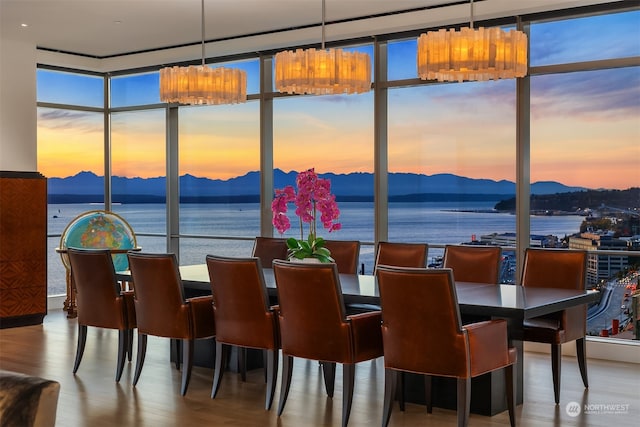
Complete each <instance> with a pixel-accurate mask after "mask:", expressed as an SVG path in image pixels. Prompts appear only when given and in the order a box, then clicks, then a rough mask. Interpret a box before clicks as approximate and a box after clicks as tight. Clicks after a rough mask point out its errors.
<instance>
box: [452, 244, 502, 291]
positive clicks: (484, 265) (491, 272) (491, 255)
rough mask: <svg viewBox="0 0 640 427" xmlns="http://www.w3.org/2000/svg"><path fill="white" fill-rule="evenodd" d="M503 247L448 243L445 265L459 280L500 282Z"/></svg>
mask: <svg viewBox="0 0 640 427" xmlns="http://www.w3.org/2000/svg"><path fill="white" fill-rule="evenodd" d="M501 262H502V248H500V247H499V246H468V245H467V246H465V245H447V246H445V248H444V261H443V267H444V268H450V269H452V270H453V276H454V277H455V280H456V281H458V282H474V283H492V284H498V283H499V282H500V266H501Z"/></svg>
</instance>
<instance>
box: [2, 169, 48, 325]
mask: <svg viewBox="0 0 640 427" xmlns="http://www.w3.org/2000/svg"><path fill="white" fill-rule="evenodd" d="M46 313H47V180H46V178H45V177H44V176H42V175H41V174H40V173H38V172H9V171H0V328H7V327H13V326H24V325H35V324H39V323H42V320H43V318H44V316H45V314H46Z"/></svg>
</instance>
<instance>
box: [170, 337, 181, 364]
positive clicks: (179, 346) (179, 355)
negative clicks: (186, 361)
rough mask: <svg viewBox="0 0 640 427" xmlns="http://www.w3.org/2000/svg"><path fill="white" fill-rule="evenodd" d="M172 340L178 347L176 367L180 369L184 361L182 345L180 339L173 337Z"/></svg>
mask: <svg viewBox="0 0 640 427" xmlns="http://www.w3.org/2000/svg"><path fill="white" fill-rule="evenodd" d="M171 342H172V343H173V344H174V345H175V347H176V369H178V370H180V364H181V363H182V346H181V345H180V340H179V339H174V338H172V339H171Z"/></svg>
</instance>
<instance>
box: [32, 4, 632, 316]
mask: <svg viewBox="0 0 640 427" xmlns="http://www.w3.org/2000/svg"><path fill="white" fill-rule="evenodd" d="M639 14H640V13H639V12H638V11H633V12H625V13H615V14H606V15H602V16H585V17H581V18H577V19H557V20H555V21H548V22H533V23H531V24H530V26H529V27H528V28H530V32H531V36H530V43H531V48H530V52H531V71H532V72H531V77H530V79H529V80H530V92H531V96H530V98H531V101H530V110H531V115H530V118H521V119H520V120H523V121H524V120H530V129H531V131H530V160H531V161H530V165H528V166H530V171H531V173H530V176H527V177H525V179H528V180H529V181H530V182H529V183H530V184H531V186H530V191H531V194H532V195H533V197H532V201H531V202H532V204H533V203H534V200H535V197H536V196H539V195H542V194H551V195H553V194H555V193H565V192H574V191H576V190H584V189H598V190H600V189H615V190H625V189H626V188H628V187H632V186H637V183H638V182H640V177H638V168H637V167H635V168H634V166H637V164H638V162H639V161H640V159H639V157H638V147H639V144H638V141H640V129H639V127H640V126H639V124H638V121H637V117H638V116H639V112H640V109H639V107H638V99H640V97H639V96H638V90H639V88H640V82H639V74H640V71H639V68H640V67H639V66H638V64H637V62H638V61H637V58H638V57H639V56H640V41H639V40H640V38H639V37H638V27H639V26H638V23H639V22H640V17H639ZM524 25H525V27H527V25H529V23H524ZM575 34H580V35H581V36H580V37H575V36H574V35H575ZM415 45H416V42H415V38H413V37H412V38H409V39H407V38H406V34H403V35H402V38H401V39H397V40H395V39H393V38H391V40H390V41H389V42H388V48H387V58H388V61H387V64H386V73H387V78H386V79H385V84H388V87H389V89H388V92H387V98H386V99H387V100H388V101H387V103H386V109H387V114H383V115H379V116H376V115H375V113H374V99H375V96H374V95H375V93H374V92H371V93H367V94H362V95H340V96H284V95H276V96H275V97H274V98H273V100H272V101H271V98H269V102H272V104H269V105H271V106H272V107H273V115H272V119H271V116H269V115H264V114H262V112H261V111H260V103H259V102H258V101H259V100H260V97H264V96H265V95H264V94H260V89H259V70H258V63H259V62H258V60H250V61H245V60H242V61H238V62H237V64H239V66H241V67H243V68H245V69H246V70H247V71H248V82H249V88H248V91H247V92H248V93H249V94H250V95H251V96H250V100H249V102H247V103H246V104H240V105H228V106H207V107H204V106H172V107H171V108H174V109H175V110H176V111H177V122H176V123H177V126H178V131H177V134H178V137H177V141H176V142H175V143H176V144H177V146H178V151H177V153H178V160H177V164H178V176H180V179H179V196H180V206H179V211H178V212H179V228H178V230H177V231H178V232H179V234H178V235H177V238H178V239H179V252H180V258H181V263H183V264H186V263H195V262H201V261H202V258H203V257H204V255H205V254H206V253H223V252H226V253H228V254H237V255H242V254H247V255H248V254H249V253H250V248H251V237H252V236H254V235H257V234H259V233H260V224H261V218H260V211H259V206H258V204H257V203H258V202H257V200H258V199H257V198H259V197H260V196H261V195H260V194H259V192H260V189H259V183H260V174H265V173H273V174H274V175H273V176H274V180H273V181H274V187H275V188H281V187H283V186H284V185H287V184H292V183H293V178H294V175H295V174H293V173H290V172H291V171H300V170H303V169H306V168H311V167H313V168H315V169H316V171H317V172H319V173H321V174H324V175H325V176H328V177H330V178H331V180H332V190H333V191H334V193H335V194H336V195H337V196H338V200H339V207H340V209H341V210H342V215H341V222H342V225H343V228H342V230H340V231H339V232H337V233H335V234H333V233H332V234H329V233H326V235H324V237H326V238H333V239H352V238H354V239H359V240H361V241H363V242H365V243H371V242H373V240H374V235H375V233H374V227H375V226H376V225H375V224H374V218H375V216H374V206H375V205H374V202H373V200H374V179H373V174H374V173H376V170H375V169H376V167H375V160H374V150H373V148H372V147H373V145H374V138H375V137H374V133H375V132H374V129H383V128H385V126H377V125H378V124H379V123H380V122H377V121H384V122H385V124H386V128H387V129H388V132H387V135H386V138H387V139H388V146H387V152H388V154H386V155H385V156H386V157H385V158H384V159H383V161H386V162H387V166H388V170H389V173H390V174H389V176H388V184H389V194H388V195H381V196H383V197H387V200H388V202H389V203H388V207H389V208H388V230H387V231H388V238H389V240H392V241H393V240H395V241H400V240H405V241H408V240H411V241H426V242H428V243H430V245H431V249H430V257H429V258H430V262H433V263H434V265H437V257H438V255H439V254H440V253H441V247H442V245H444V244H446V243H462V242H469V241H477V242H479V243H496V244H500V245H502V246H506V247H511V246H513V245H514V244H515V228H516V221H517V218H518V216H517V215H514V213H515V214H520V215H521V214H522V213H518V212H516V211H515V204H514V203H513V198H514V197H515V181H516V169H517V159H516V140H517V138H516V134H517V128H518V122H517V120H518V118H517V117H516V111H515V108H516V102H517V99H516V98H517V86H516V82H515V80H504V81H489V82H477V83H469V82H465V83H442V84H438V83H433V82H422V81H419V80H418V79H417V73H416V68H415ZM358 49H364V50H367V51H368V52H369V53H371V54H372V53H373V48H372V45H366V46H362V47H358ZM634 58H635V61H636V63H635V64H634V63H633V59H634ZM621 59H622V60H623V61H622V62H621V61H620V60H621ZM629 59H631V60H630V61H629ZM625 61H626V62H625ZM630 63H631V65H629V64H630ZM229 65H230V66H233V65H236V63H233V62H232V63H229ZM383 66H385V65H383ZM41 71H42V70H41ZM47 73H50V71H47ZM59 74H60V75H63V76H64V77H65V78H75V77H77V78H78V79H79V81H82V80H85V79H86V80H88V81H90V82H93V83H92V84H87V83H83V84H82V85H79V86H78V85H76V86H70V87H69V89H67V90H66V91H64V92H63V93H64V94H65V96H70V93H72V92H73V91H74V90H75V89H74V88H76V87H81V88H83V90H82V91H79V93H78V95H77V96H79V97H80V96H82V97H84V96H86V94H87V90H86V88H90V90H89V92H88V93H93V94H94V95H95V99H94V98H92V100H91V101H86V100H70V99H64V98H55V97H51V95H47V92H45V89H46V90H51V88H49V85H52V86H53V85H54V83H55V82H53V81H51V80H47V79H46V75H45V74H42V75H40V74H39V76H38V80H39V86H38V101H39V107H40V109H39V112H40V118H39V123H38V130H39V164H41V165H43V166H42V167H40V170H42V171H43V172H44V173H45V175H47V176H49V177H52V176H56V175H55V173H47V172H46V171H47V170H52V168H53V166H54V165H56V164H62V160H61V161H54V160H52V158H51V159H48V158H47V157H46V152H47V151H46V149H47V146H48V144H49V146H53V147H54V148H53V152H64V150H66V149H71V148H72V147H71V145H69V146H64V144H65V143H64V142H63V140H58V139H56V138H53V137H52V136H49V135H53V133H55V134H56V135H64V136H65V137H66V138H69V140H73V139H74V135H75V137H79V138H81V139H83V141H85V140H86V141H91V144H92V147H93V145H95V148H91V149H89V150H88V151H89V152H91V153H94V154H95V153H98V154H100V155H103V153H104V148H103V140H104V137H103V135H102V134H101V133H100V132H104V131H106V130H107V129H105V126H104V124H103V123H104V116H103V114H102V109H103V105H104V100H103V83H102V82H103V78H102V77H100V76H85V75H79V74H78V75H73V74H70V73H59ZM69 76H71V77H69ZM110 81H111V92H110V112H111V115H110V121H111V124H110V134H109V137H110V140H111V141H110V144H111V156H110V159H109V161H110V171H111V174H112V175H113V178H112V179H111V181H110V184H111V192H112V194H113V199H112V200H113V202H115V203H114V204H113V205H112V208H113V209H114V210H115V211H116V212H119V213H122V214H123V215H126V218H127V219H128V220H129V221H130V222H133V223H134V228H136V231H139V232H140V233H141V234H143V235H146V234H148V236H144V238H145V239H147V238H149V239H153V240H154V242H151V241H144V239H143V240H142V241H140V242H139V243H140V245H141V246H143V248H147V249H149V248H156V247H157V248H158V250H166V249H167V247H166V244H165V242H166V236H165V234H166V229H167V223H166V205H163V204H162V203H164V202H160V203H161V205H160V206H158V212H160V211H163V214H158V215H157V216H154V217H150V218H157V221H156V220H154V221H151V222H146V223H144V224H143V223H140V224H138V223H136V220H135V219H131V218H130V215H131V214H132V212H127V209H128V208H132V207H133V205H128V203H127V202H124V201H120V202H119V201H118V200H117V199H118V197H119V195H126V196H128V197H134V196H135V195H139V196H142V195H143V194H145V193H144V192H142V193H140V192H138V190H137V189H136V188H135V187H134V184H135V182H136V181H135V180H134V178H140V179H141V180H144V182H145V184H151V183H152V180H153V179H156V178H159V179H164V177H166V176H167V171H166V167H167V163H170V162H171V160H172V159H170V158H169V159H167V158H164V157H162V156H165V155H166V153H167V146H166V144H167V137H166V133H165V126H166V125H167V123H166V121H165V119H166V118H165V114H166V112H167V110H168V107H167V106H166V105H165V104H161V103H160V101H159V98H158V90H157V87H158V77H157V72H156V71H153V72H149V73H137V72H134V73H132V74H126V73H121V75H118V76H117V77H111V78H110ZM96 83H97V84H96ZM56 84H57V83H56ZM93 84H96V86H95V87H94V86H93ZM41 86H42V90H41ZM267 90H269V89H267ZM527 100H528V98H527ZM75 115H78V116H77V117H82V120H79V119H78V120H76V119H75V117H76V116H75ZM65 116H66V117H67V118H73V119H72V120H68V121H67V122H64V121H60V122H59V123H58V124H57V125H56V124H54V122H53V121H49V120H48V118H53V117H57V118H58V120H64V117H65ZM89 117H93V123H94V124H95V125H96V126H95V129H99V130H98V131H95V132H94V133H86V134H85V132H86V128H83V127H82V123H83V121H87V120H88V118H89ZM265 118H267V119H268V120H272V122H271V123H270V124H271V125H272V128H273V135H272V136H273V151H272V152H270V153H268V154H269V155H272V157H273V165H274V169H275V170H274V171H261V170H260V150H261V147H265V145H263V144H262V143H261V141H260V135H261V131H260V129H261V122H260V121H261V120H264V119H265ZM169 125H171V123H170V124H169ZM65 126H66V127H65ZM267 127H268V126H267ZM263 129H264V128H263ZM48 132H53V133H51V134H49V133H48ZM148 140H152V141H153V142H146V141H148ZM146 144H150V145H149V146H148V147H147V148H146V150H147V151H145V152H142V151H138V149H139V148H143V147H145V146H147V145H146ZM266 146H267V147H270V146H269V145H266ZM211 149H213V150H215V151H214V152H212V151H210V150H211ZM262 149H263V148H262ZM527 149H529V147H527ZM40 151H42V152H41V153H40ZM145 153H152V154H145ZM74 157H76V158H77V162H76V163H77V165H90V164H91V163H90V161H89V159H90V157H89V156H88V155H87V156H85V155H79V156H70V155H67V156H66V157H65V159H64V161H68V160H72V162H73V159H74ZM91 159H94V158H91ZM105 160H106V159H104V158H103V159H102V160H101V162H102V164H100V166H96V167H94V166H86V167H84V168H83V167H80V168H75V169H74V167H72V166H70V165H68V167H69V171H70V172H69V173H68V175H64V174H63V175H60V177H61V178H64V177H65V176H70V175H73V174H74V173H77V172H78V171H81V170H90V171H93V169H94V168H97V170H95V171H93V172H94V174H95V175H96V176H97V177H98V179H99V180H100V179H103V178H102V177H103V176H104V175H105V172H104V169H105V168H104V161H105ZM43 162H44V163H43ZM56 162H57V163H56ZM151 170H155V172H151ZM87 177H88V175H87ZM120 178H127V181H119V180H120ZM202 181H205V182H206V185H207V186H210V187H207V188H212V190H211V192H209V190H203V189H200V188H198V189H196V183H197V182H202ZM102 183H104V181H102ZM124 183H126V184H124ZM236 183H237V184H238V185H235V184H236ZM529 183H527V184H529ZM214 187H215V188H216V189H215V190H213V188H214ZM221 188H226V190H220V189H221ZM145 191H148V190H145ZM220 191H223V192H222V193H221V192H220ZM50 193H51V191H50ZM102 196H103V197H106V196H107V195H104V194H102ZM153 196H154V197H157V198H160V199H161V198H162V197H163V196H165V197H166V196H167V195H166V194H161V193H158V194H154V195H153ZM262 197H267V198H269V197H271V195H262ZM142 199H143V197H139V198H138V201H141V200H142ZM110 200H111V199H110ZM213 201H215V203H211V202H213ZM118 203H122V204H118ZM496 206H500V207H501V210H500V211H494V210H493V208H494V207H496ZM148 207H149V206H147V208H148ZM576 207H577V206H576ZM614 207H616V206H614ZM636 207H637V204H636ZM618 208H622V209H626V208H625V207H618ZM292 210H293V209H291V211H292ZM62 211H63V212H64V209H62ZM556 213H559V212H554V211H551V210H542V211H540V212H534V213H533V215H531V217H530V224H531V229H530V234H531V244H539V245H568V240H569V239H567V238H566V237H567V236H569V235H571V234H573V233H576V232H577V231H579V230H580V227H582V226H583V220H584V217H582V216H580V215H578V214H577V212H566V211H563V212H561V213H562V215H560V214H556ZM262 214H263V215H268V212H263V213H262ZM528 214H529V213H525V215H528ZM292 219H293V218H292ZM262 223H264V221H262ZM295 224H296V223H295V222H294V228H293V229H292V230H290V231H288V232H287V233H286V234H285V235H286V236H297V234H298V233H299V230H298V229H297V227H296V226H295ZM378 226H380V225H378ZM383 226H385V227H386V224H385V225H383ZM173 231H176V230H173ZM50 233H55V231H51V229H50ZM274 234H275V235H277V232H275V231H274ZM622 237H628V236H622ZM52 239H55V238H52ZM630 240H631V239H630ZM55 243H56V244H57V241H56V242H55ZM361 261H362V262H364V263H365V271H367V272H370V271H371V267H372V263H373V247H372V246H371V245H367V244H365V245H363V249H362V253H361ZM596 264H597V263H596ZM594 265H595V264H594ZM509 267H510V268H508V269H506V270H505V272H507V273H509V272H510V273H511V276H509V278H508V280H505V281H516V280H517V278H515V277H513V273H514V272H515V269H514V268H512V267H513V266H512V265H510V266H509ZM621 305H624V304H621ZM623 310H624V309H623Z"/></svg>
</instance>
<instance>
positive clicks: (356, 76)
mask: <svg viewBox="0 0 640 427" xmlns="http://www.w3.org/2000/svg"><path fill="white" fill-rule="evenodd" d="M324 18H325V0H322V48H321V49H319V50H318V49H314V48H311V49H296V50H295V51H293V50H286V51H283V52H279V53H277V54H276V55H275V58H274V61H275V86H276V90H277V91H279V92H286V93H290V94H294V93H295V94H312V95H336V94H353V93H363V92H368V91H369V90H371V58H370V57H369V55H368V54H366V53H363V52H355V51H354V52H350V51H345V50H343V49H325V47H324Z"/></svg>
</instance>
